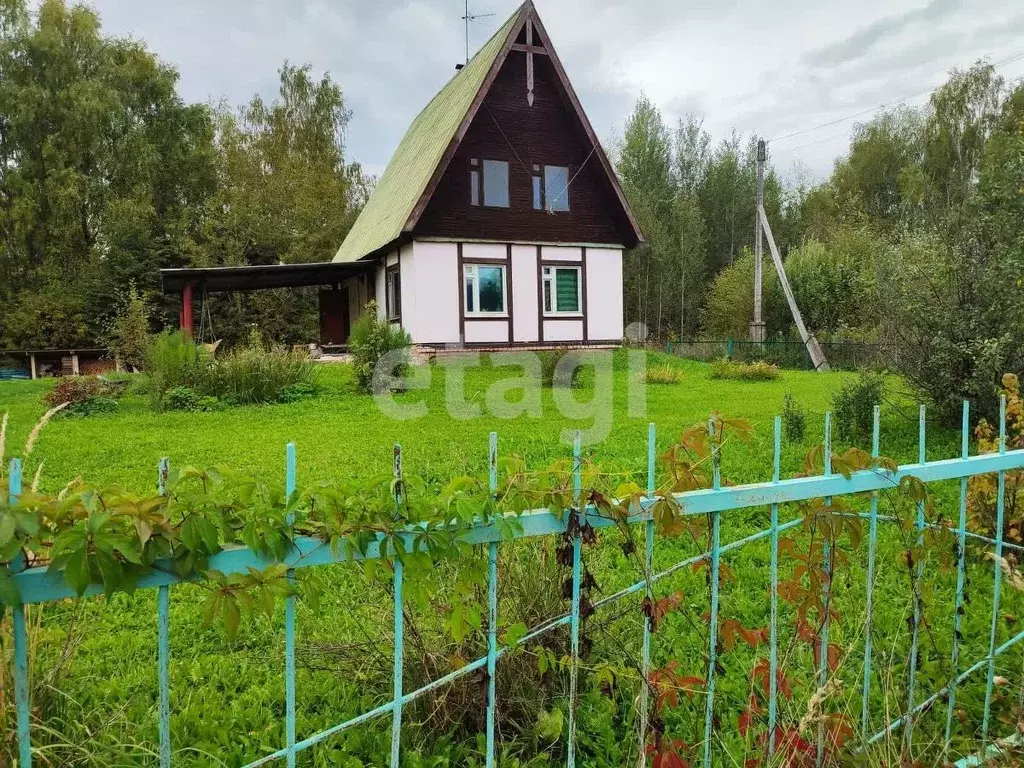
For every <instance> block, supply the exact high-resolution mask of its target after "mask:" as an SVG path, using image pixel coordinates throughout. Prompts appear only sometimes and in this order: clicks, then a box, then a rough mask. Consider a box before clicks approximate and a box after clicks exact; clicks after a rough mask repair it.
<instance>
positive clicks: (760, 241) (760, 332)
mask: <svg viewBox="0 0 1024 768" xmlns="http://www.w3.org/2000/svg"><path fill="white" fill-rule="evenodd" d="M764 161H765V146H764V139H758V140H757V207H756V209H755V216H754V219H755V221H754V320H753V321H752V322H751V323H750V340H751V341H756V342H758V343H761V342H763V341H764V320H763V319H762V318H761V304H762V301H761V296H762V292H761V285H762V269H761V265H762V262H763V255H764V232H763V231H762V229H761V219H760V214H759V213H756V212H757V211H760V210H761V209H762V208H763V207H764Z"/></svg>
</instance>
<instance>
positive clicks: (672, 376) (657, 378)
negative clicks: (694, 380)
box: [644, 363, 686, 384]
mask: <svg viewBox="0 0 1024 768" xmlns="http://www.w3.org/2000/svg"><path fill="white" fill-rule="evenodd" d="M685 378H686V374H685V373H683V370H682V369H681V368H676V367H675V366H673V365H670V364H668V363H665V364H664V365H657V366H655V367H653V368H648V369H647V372H646V373H645V374H644V381H645V382H647V383H648V384H679V383H680V382H681V381H682V380H683V379H685Z"/></svg>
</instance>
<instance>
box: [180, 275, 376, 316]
mask: <svg viewBox="0 0 1024 768" xmlns="http://www.w3.org/2000/svg"><path fill="white" fill-rule="evenodd" d="M373 267H374V262H373V261H372V260H366V261H325V262H316V263H312V264H266V265H259V266H248V265H246V266H239V267H186V268H182V269H161V270H160V280H161V283H162V286H163V292H164V293H177V294H181V312H180V315H179V322H180V326H181V329H182V330H184V331H186V332H187V333H191V332H192V293H193V291H194V290H198V291H199V292H200V293H201V294H202V293H219V292H228V291H262V290H267V289H270V288H300V287H304V286H322V285H340V284H341V282H342V281H343V280H347V279H348V278H351V277H358V276H360V275H365V274H367V273H369V272H370V271H371V270H372V269H373Z"/></svg>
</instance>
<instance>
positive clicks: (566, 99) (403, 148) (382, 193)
mask: <svg viewBox="0 0 1024 768" xmlns="http://www.w3.org/2000/svg"><path fill="white" fill-rule="evenodd" d="M642 241H643V235H642V234H641V232H640V229H639V227H638V226H637V223H636V219H635V218H634V216H633V214H632V212H631V211H630V209H629V205H628V203H627V202H626V198H625V196H624V195H623V192H622V189H621V187H620V186H619V182H618V179H617V178H616V176H615V172H614V170H613V168H612V166H611V163H610V162H609V160H608V157H607V156H606V154H605V152H604V150H603V149H602V148H601V145H600V143H599V142H598V139H597V136H596V134H595V133H594V129H593V127H592V126H591V125H590V122H589V120H588V119H587V117H586V115H585V114H584V112H583V109H582V107H581V106H580V102H579V99H578V98H577V96H576V93H575V91H574V90H573V87H572V85H571V83H570V82H569V79H568V77H567V76H566V73H565V69H564V68H563V67H562V63H561V61H560V60H559V58H558V55H557V53H556V52H555V49H554V47H553V46H552V44H551V39H550V37H549V36H548V33H547V31H546V30H545V28H544V25H543V23H542V22H541V20H540V17H539V16H538V14H537V11H536V9H535V8H534V6H533V3H532V2H530V1H529V0H527V2H526V3H524V4H523V5H522V6H521V7H520V8H519V9H518V10H517V11H516V12H515V13H513V14H512V16H511V17H510V18H509V19H508V20H507V21H506V22H505V23H504V24H503V25H502V26H501V28H500V29H499V30H498V31H497V32H496V33H495V34H494V36H493V37H492V38H491V39H490V40H489V41H488V42H487V43H486V44H485V45H484V46H483V47H482V48H481V49H480V50H479V51H478V52H477V54H476V55H475V56H474V57H473V58H472V59H471V60H470V61H469V62H468V63H467V64H466V65H465V66H461V67H459V68H458V71H457V72H456V73H455V74H454V76H453V77H452V78H451V80H449V81H448V83H447V84H446V85H445V86H444V87H443V88H442V89H441V91H440V92H439V93H438V94H437V95H436V96H435V97H434V98H433V99H432V100H431V101H430V103H429V104H427V106H426V107H424V108H423V111H422V112H420V114H419V115H418V116H417V117H416V119H415V120H414V121H413V123H412V125H411V126H410V128H409V129H408V131H407V132H406V134H405V136H404V138H403V139H402V141H401V143H400V144H399V145H398V148H397V149H396V150H395V152H394V155H393V156H392V158H391V161H390V163H389V164H388V166H387V169H386V170H385V171H384V173H383V175H382V176H381V177H380V179H379V181H378V183H377V185H376V188H375V189H374V191H373V194H372V195H371V197H370V199H369V200H368V201H367V203H366V205H365V207H364V208H363V210H362V212H361V213H360V215H359V217H358V219H357V220H356V222H355V224H354V225H353V227H352V229H351V230H350V232H349V233H348V236H347V237H346V238H345V241H344V242H343V243H342V244H341V247H340V248H339V249H338V252H337V254H336V255H335V257H334V260H333V262H330V263H325V264H309V265H272V266H254V267H234V268H214V269H193V270H165V271H164V289H165V291H179V290H180V291H181V293H182V297H183V302H182V324H183V326H185V327H189V326H190V324H191V314H192V309H191V302H192V288H193V286H195V287H196V288H198V289H200V290H202V291H204V292H205V291H209V290H238V289H242V290H251V289H253V288H259V287H277V286H283V285H323V286H327V287H326V288H324V289H323V290H321V292H320V315H321V342H322V343H323V344H325V345H333V344H344V343H345V342H346V341H347V339H348V334H349V330H350V328H351V326H352V323H353V322H355V320H356V319H357V318H358V317H359V316H360V315H361V313H362V312H363V310H364V307H365V306H366V304H367V302H368V301H369V300H371V299H376V301H377V305H378V311H379V312H380V313H381V317H382V318H384V319H386V320H388V321H390V322H392V323H395V324H399V325H401V326H402V328H404V329H405V330H406V331H408V332H409V334H410V335H411V337H412V340H413V342H414V343H415V344H417V345H421V346H424V347H449V346H451V345H464V346H467V347H474V346H476V347H501V346H511V345H515V346H545V345H567V344H571V345H611V344H618V343H620V342H621V340H622V336H623V320H622V298H623V293H622V255H623V251H624V249H628V248H632V247H634V246H636V245H637V244H639V243H641V242H642ZM186 310H187V312H188V317H186V316H185V313H186Z"/></svg>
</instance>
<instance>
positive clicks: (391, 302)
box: [384, 265, 402, 320]
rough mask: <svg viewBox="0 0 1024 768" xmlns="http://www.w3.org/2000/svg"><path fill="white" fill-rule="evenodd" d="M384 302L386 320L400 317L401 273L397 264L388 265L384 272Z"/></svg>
mask: <svg viewBox="0 0 1024 768" xmlns="http://www.w3.org/2000/svg"><path fill="white" fill-rule="evenodd" d="M384 303H385V309H386V310H387V316H388V320H399V319H400V318H401V317H402V273H401V272H399V271H398V266H397V265H396V266H394V267H388V269H387V271H385V273H384Z"/></svg>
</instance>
